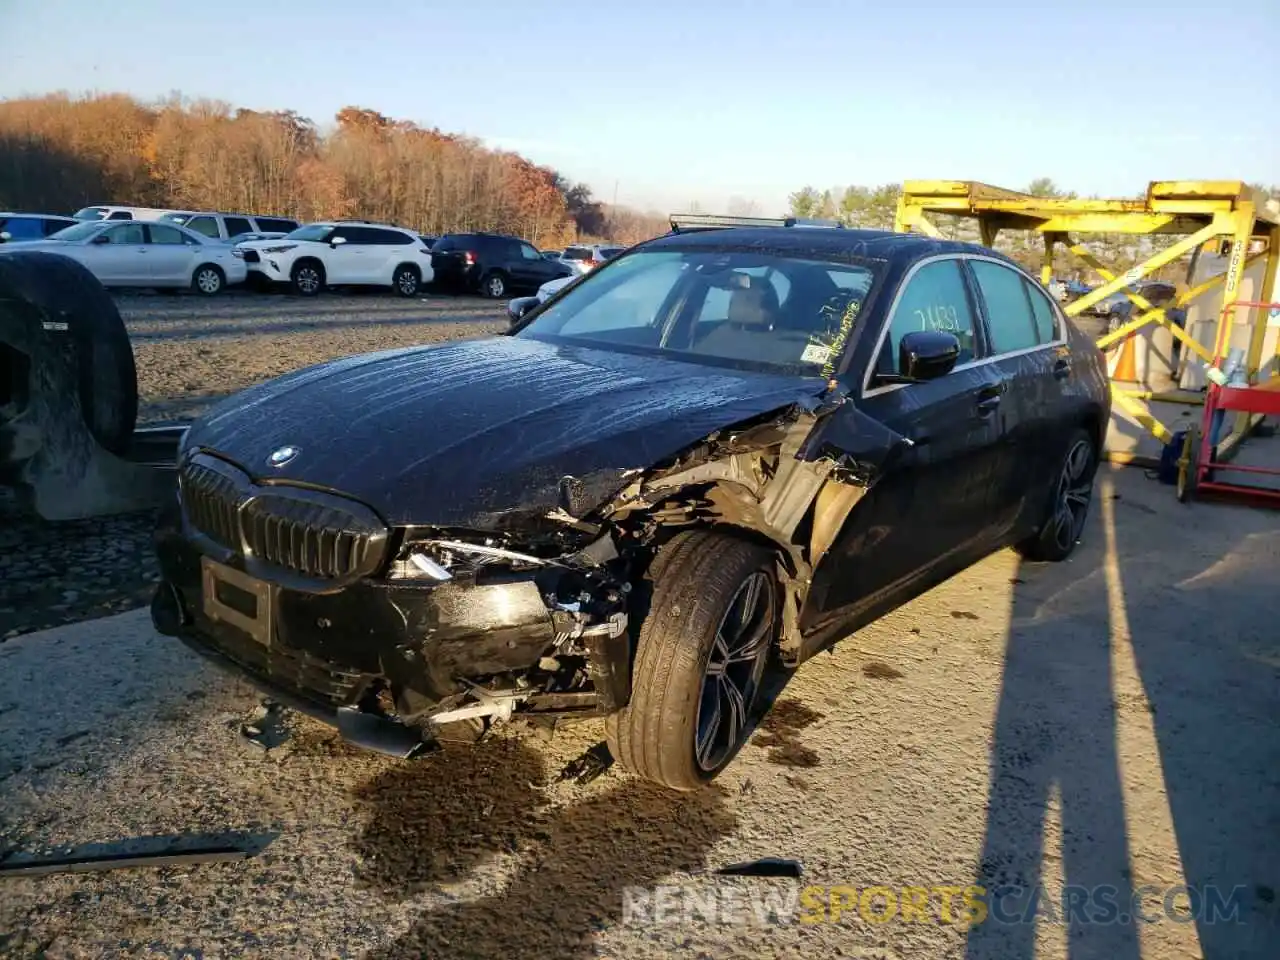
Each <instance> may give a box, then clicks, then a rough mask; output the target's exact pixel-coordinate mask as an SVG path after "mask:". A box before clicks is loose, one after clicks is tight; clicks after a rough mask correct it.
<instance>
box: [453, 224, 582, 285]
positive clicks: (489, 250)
mask: <svg viewBox="0 0 1280 960" xmlns="http://www.w3.org/2000/svg"><path fill="white" fill-rule="evenodd" d="M431 269H432V270H434V271H435V279H436V283H439V284H441V285H443V286H451V287H461V288H462V289H464V290H474V291H477V292H479V293H481V294H483V295H484V296H486V297H494V298H498V297H504V296H506V294H507V292H508V291H510V290H514V289H516V288H524V289H528V290H536V289H537V288H538V287H540V286H542V285H543V284H544V283H546V282H547V281H548V280H558V279H559V278H560V277H567V276H570V274H571V273H572V270H571V269H570V268H569V267H568V266H566V265H565V264H563V263H561V262H560V261H559V260H548V259H546V258H545V257H543V256H542V254H540V253H539V252H538V251H537V250H536V249H534V246H533V244H531V243H527V242H526V241H524V240H521V239H520V238H519V237H504V236H502V235H500V234H495V233H447V234H445V235H444V236H443V237H441V238H440V239H439V240H437V241H436V242H435V243H434V244H432V245H431Z"/></svg>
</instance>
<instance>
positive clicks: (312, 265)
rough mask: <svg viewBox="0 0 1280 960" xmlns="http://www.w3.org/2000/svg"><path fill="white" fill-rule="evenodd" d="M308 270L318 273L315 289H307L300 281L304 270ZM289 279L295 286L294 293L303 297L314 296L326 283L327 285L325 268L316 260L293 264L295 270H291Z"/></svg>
mask: <svg viewBox="0 0 1280 960" xmlns="http://www.w3.org/2000/svg"><path fill="white" fill-rule="evenodd" d="M306 270H310V271H313V272H314V273H315V274H316V286H315V289H313V290H307V289H305V288H304V287H303V286H302V284H301V283H300V282H299V278H300V277H301V275H302V273H303V271H306ZM289 280H290V285H291V286H292V287H293V292H294V293H296V294H298V295H299V296H301V297H314V296H316V295H317V294H319V293H320V291H321V290H323V289H324V285H325V277H324V268H323V267H322V266H320V265H319V264H317V263H316V262H315V261H312V260H303V261H302V262H301V263H295V264H294V265H293V270H292V271H290V274H289Z"/></svg>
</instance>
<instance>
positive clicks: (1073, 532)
mask: <svg viewBox="0 0 1280 960" xmlns="http://www.w3.org/2000/svg"><path fill="white" fill-rule="evenodd" d="M1097 471H1098V453H1097V449H1096V448H1095V446H1094V442H1093V438H1092V437H1091V436H1090V435H1089V432H1088V431H1086V430H1084V429H1083V428H1077V429H1076V430H1075V431H1073V432H1072V434H1071V439H1070V440H1068V441H1067V452H1066V456H1064V457H1063V459H1062V464H1061V466H1060V467H1059V469H1058V474H1057V479H1056V480H1055V481H1054V485H1053V488H1052V490H1051V499H1050V502H1049V508H1048V515H1047V517H1046V519H1045V522H1044V525H1043V526H1042V527H1041V528H1040V532H1039V533H1037V534H1036V535H1035V536H1033V537H1029V538H1028V539H1026V540H1024V541H1023V542H1022V543H1019V544H1017V545H1015V547H1014V549H1015V550H1017V551H1018V553H1020V554H1022V556H1024V557H1026V559H1028V560H1032V561H1048V562H1053V563H1056V562H1057V561H1059V560H1065V559H1067V557H1069V556H1071V554H1072V552H1073V551H1074V550H1075V548H1076V543H1078V542H1079V540H1080V534H1081V533H1083V532H1084V524H1085V520H1087V519H1088V516H1089V505H1090V504H1091V503H1092V502H1093V478H1094V475H1095V474H1096V473H1097Z"/></svg>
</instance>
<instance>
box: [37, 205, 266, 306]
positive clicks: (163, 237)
mask: <svg viewBox="0 0 1280 960" xmlns="http://www.w3.org/2000/svg"><path fill="white" fill-rule="evenodd" d="M22 247H23V249H24V250H33V249H34V250H42V251H47V252H49V253H57V254H60V255H62V256H64V257H70V258H71V259H72V260H76V261H78V262H79V263H81V264H83V265H84V266H85V267H86V268H87V269H88V270H89V272H90V273H92V274H93V275H94V276H95V277H97V278H98V280H99V281H101V283H102V284H103V286H107V287H190V288H191V289H192V290H195V291H196V292H197V293H201V294H205V295H206V296H210V295H213V294H215V293H220V292H222V290H223V289H225V288H226V287H227V286H228V285H230V284H237V283H244V281H245V277H246V275H247V271H246V270H245V263H244V258H243V254H242V253H241V252H240V249H239V248H238V247H233V246H231V245H229V244H225V243H217V242H214V241H212V240H209V239H208V238H207V237H203V236H201V235H200V234H198V233H196V232H194V231H192V230H188V229H186V228H185V227H180V226H178V225H177V224H176V223H160V222H159V221H151V222H144V221H127V222H120V221H115V220H85V221H81V222H79V223H76V224H75V225H73V226H70V227H66V228H65V229H62V230H59V231H57V232H56V233H54V234H52V235H50V236H48V237H46V238H44V239H41V240H33V241H30V242H26V243H23V244H22Z"/></svg>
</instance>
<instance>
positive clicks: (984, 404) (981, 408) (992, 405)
mask: <svg viewBox="0 0 1280 960" xmlns="http://www.w3.org/2000/svg"><path fill="white" fill-rule="evenodd" d="M998 406H1000V395H999V394H996V395H995V396H991V397H983V398H981V399H980V400H979V401H978V413H980V414H983V415H986V414H988V413H991V412H992V411H993V410H995V409H996V407H998Z"/></svg>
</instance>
